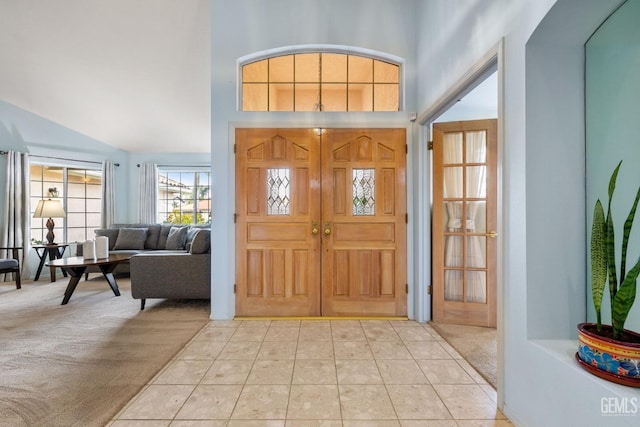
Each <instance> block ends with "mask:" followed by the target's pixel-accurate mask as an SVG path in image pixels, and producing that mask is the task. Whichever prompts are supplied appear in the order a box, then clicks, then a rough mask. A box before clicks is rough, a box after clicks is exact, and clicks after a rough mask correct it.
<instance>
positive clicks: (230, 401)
mask: <svg viewBox="0 0 640 427" xmlns="http://www.w3.org/2000/svg"><path fill="white" fill-rule="evenodd" d="M241 391H242V386H241V385H199V386H197V387H196V389H195V390H194V391H193V393H192V394H191V396H190V397H189V399H187V401H186V402H185V404H184V405H183V406H182V408H181V409H180V411H179V412H178V414H177V415H176V419H178V420H180V419H182V420H216V419H218V420H225V419H228V418H229V417H230V416H231V411H233V408H234V406H235V404H236V401H237V400H238V396H240V392H241Z"/></svg>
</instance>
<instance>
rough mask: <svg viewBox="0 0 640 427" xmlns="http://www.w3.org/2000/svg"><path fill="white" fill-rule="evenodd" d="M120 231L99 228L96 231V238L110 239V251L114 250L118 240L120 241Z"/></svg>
mask: <svg viewBox="0 0 640 427" xmlns="http://www.w3.org/2000/svg"><path fill="white" fill-rule="evenodd" d="M119 231H120V229H118V228H98V229H97V230H94V233H95V234H96V237H100V236H104V237H106V238H108V239H109V250H110V251H111V250H113V248H114V247H115V245H116V240H118V232H119Z"/></svg>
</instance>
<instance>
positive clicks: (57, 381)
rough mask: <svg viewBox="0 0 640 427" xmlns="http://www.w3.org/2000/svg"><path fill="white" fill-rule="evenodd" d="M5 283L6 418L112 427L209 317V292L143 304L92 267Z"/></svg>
mask: <svg viewBox="0 0 640 427" xmlns="http://www.w3.org/2000/svg"><path fill="white" fill-rule="evenodd" d="M66 284H67V279H60V278H59V279H58V281H57V282H55V283H49V282H46V281H39V282H23V284H22V289H20V290H17V289H15V285H14V284H13V283H12V282H0V426H12V427H17V426H104V425H105V424H106V423H108V422H109V421H110V420H111V418H112V417H113V416H114V415H115V414H116V413H117V412H118V411H119V410H120V409H121V408H122V407H123V406H124V405H125V404H126V403H127V402H128V401H129V400H130V399H131V398H132V397H133V396H134V395H135V394H136V393H137V392H138V391H139V390H140V389H141V388H142V387H143V386H144V385H145V384H146V383H147V382H148V381H149V380H150V379H151V378H152V377H153V376H154V375H155V374H156V373H157V372H158V371H159V370H160V369H161V368H162V367H163V366H164V365H165V364H166V363H167V362H168V361H169V360H170V359H171V358H172V357H173V356H174V355H176V354H177V352H178V351H179V350H180V349H181V348H182V347H183V346H184V345H185V344H186V343H187V342H188V341H189V340H190V339H191V338H192V337H193V336H194V335H195V334H196V333H197V332H198V331H199V330H200V329H201V328H202V327H203V326H204V325H205V324H206V323H207V321H208V319H209V311H210V305H209V301H166V300H157V299H152V300H148V301H147V307H146V308H145V310H144V311H140V301H139V300H134V299H133V298H131V292H130V282H129V279H128V278H118V285H119V287H120V292H121V296H119V297H116V296H114V294H113V292H112V291H111V289H110V288H109V286H108V285H107V283H106V281H104V279H103V278H102V277H100V276H99V275H92V276H91V278H90V280H89V281H88V282H85V281H84V280H83V281H81V282H80V284H79V285H78V288H77V289H76V291H75V293H74V294H73V296H72V297H71V300H70V302H69V304H67V305H64V306H63V305H60V303H61V302H62V296H63V294H64V289H65V287H66Z"/></svg>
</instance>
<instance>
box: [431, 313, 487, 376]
mask: <svg viewBox="0 0 640 427" xmlns="http://www.w3.org/2000/svg"><path fill="white" fill-rule="evenodd" d="M429 324H430V325H431V326H433V328H434V329H435V330H436V331H438V333H439V334H440V335H441V336H442V338H444V339H445V341H447V342H448V343H449V344H451V346H452V347H453V348H455V349H456V350H457V351H458V353H460V355H461V356H462V357H464V358H465V360H466V361H467V362H469V363H470V364H471V366H473V367H474V368H476V370H477V371H478V372H479V373H480V375H482V376H483V377H484V379H485V380H487V382H489V383H490V384H491V385H492V386H493V387H494V388H495V387H496V384H497V369H498V359H497V357H498V345H497V337H496V330H495V329H493V328H481V327H478V326H463V325H450V324H446V323H435V322H430V323H429Z"/></svg>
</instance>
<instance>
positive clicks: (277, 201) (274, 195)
mask: <svg viewBox="0 0 640 427" xmlns="http://www.w3.org/2000/svg"><path fill="white" fill-rule="evenodd" d="M290 184H291V181H290V178H289V169H267V215H289V210H290V204H291V203H290V202H291V195H290V191H291V185H290Z"/></svg>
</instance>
